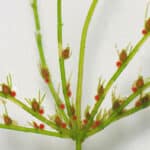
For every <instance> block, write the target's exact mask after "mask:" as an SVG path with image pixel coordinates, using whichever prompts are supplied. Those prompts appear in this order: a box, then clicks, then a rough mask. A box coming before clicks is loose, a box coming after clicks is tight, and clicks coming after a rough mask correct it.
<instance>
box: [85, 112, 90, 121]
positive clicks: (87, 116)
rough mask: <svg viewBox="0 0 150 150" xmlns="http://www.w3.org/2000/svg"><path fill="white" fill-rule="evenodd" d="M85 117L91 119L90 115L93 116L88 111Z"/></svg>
mask: <svg viewBox="0 0 150 150" xmlns="http://www.w3.org/2000/svg"><path fill="white" fill-rule="evenodd" d="M85 117H86V119H88V120H89V119H90V117H91V114H90V113H89V112H87V113H86V114H85Z"/></svg>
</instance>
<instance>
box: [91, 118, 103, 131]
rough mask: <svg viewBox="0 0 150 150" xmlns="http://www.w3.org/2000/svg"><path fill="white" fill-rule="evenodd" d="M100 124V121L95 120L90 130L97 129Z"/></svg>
mask: <svg viewBox="0 0 150 150" xmlns="http://www.w3.org/2000/svg"><path fill="white" fill-rule="evenodd" d="M100 124H101V121H100V120H96V121H95V122H94V123H93V125H92V128H93V129H95V128H97V127H98V126H99V125H100Z"/></svg>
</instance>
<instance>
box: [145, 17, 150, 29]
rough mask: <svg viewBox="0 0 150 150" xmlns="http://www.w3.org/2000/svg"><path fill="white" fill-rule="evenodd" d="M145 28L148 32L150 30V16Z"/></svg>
mask: <svg viewBox="0 0 150 150" xmlns="http://www.w3.org/2000/svg"><path fill="white" fill-rule="evenodd" d="M145 30H146V31H147V32H150V18H149V19H147V20H146V22H145Z"/></svg>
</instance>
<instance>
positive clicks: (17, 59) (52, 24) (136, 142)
mask: <svg viewBox="0 0 150 150" xmlns="http://www.w3.org/2000/svg"><path fill="white" fill-rule="evenodd" d="M91 1H92V0H86V1H85V0H63V23H64V26H63V32H64V47H65V46H66V45H67V44H69V45H70V47H71V50H72V57H71V59H70V60H68V61H67V62H66V67H67V73H68V75H69V74H70V73H71V72H72V71H73V77H72V81H71V84H72V89H73V93H74V95H75V87H76V74H77V60H78V53H79V43H80V34H81V29H82V25H83V22H84V18H85V16H86V12H87V9H88V7H89V5H90V2H91ZM146 2H147V0H132V1H131V0H100V1H99V4H98V6H97V9H96V11H95V14H94V17H93V20H92V23H91V26H90V29H89V34H88V39H87V43H88V44H87V48H86V60H85V74H84V79H85V80H84V89H83V92H84V93H83V106H82V108H85V106H86V104H87V103H90V104H91V105H92V104H93V101H94V100H93V96H94V94H95V91H96V86H97V81H98V78H99V76H102V77H103V78H104V79H106V80H108V79H109V78H110V76H111V74H112V73H113V72H114V71H115V70H116V67H115V62H116V60H117V53H116V50H115V44H117V45H118V48H119V49H121V48H124V47H126V46H127V45H128V43H129V42H131V43H132V44H133V45H135V44H136V42H137V41H138V40H139V39H140V38H141V36H142V35H141V30H142V28H143V23H144V11H145V6H146ZM39 5H40V7H39V9H40V17H41V22H42V33H43V41H44V48H45V54H46V58H47V60H48V64H49V65H50V68H51V74H52V79H53V81H54V83H55V87H57V85H58V83H59V82H60V77H59V75H58V74H59V69H58V63H57V56H58V55H57V36H56V35H57V34H56V31H57V28H56V25H57V24H56V20H57V18H56V0H39ZM149 15H150V14H149ZM149 50H150V45H149V41H147V43H145V44H144V46H143V47H142V49H141V50H140V52H139V53H138V54H137V56H136V57H135V59H134V60H133V61H132V62H131V63H130V65H129V66H128V68H127V69H126V70H125V71H124V73H123V74H122V75H121V76H120V78H119V79H118V80H117V82H116V85H117V89H118V93H121V94H122V95H128V94H129V93H130V92H131V91H130V87H131V84H132V81H133V80H134V79H135V78H136V77H137V76H138V75H139V74H144V76H145V77H148V76H150V69H149V64H150V62H149V60H150V52H149ZM38 59H39V58H38V53H37V49H36V44H35V40H34V22H33V16H32V10H31V8H30V1H29V0H0V80H1V82H2V81H4V80H5V77H6V75H7V74H8V73H11V74H12V75H13V81H14V88H15V90H16V91H17V96H18V98H20V99H22V100H23V98H24V97H28V98H30V97H35V96H36V95H37V92H38V90H39V89H41V91H43V92H44V91H47V97H46V101H45V105H46V106H45V107H46V108H45V109H46V111H47V113H46V114H49V113H54V107H53V99H52V97H51V95H50V94H49V93H48V90H47V87H46V85H44V83H43V80H42V79H41V78H40V76H39V71H38V64H39V61H38ZM23 101H24V100H23ZM106 101H107V102H106V103H105V104H104V106H105V107H108V106H109V105H110V101H111V99H110V97H108V98H107V99H106ZM8 107H9V114H10V115H11V116H12V117H14V118H15V119H16V120H19V123H20V124H27V122H28V121H31V120H32V119H33V118H32V117H30V116H29V115H27V114H26V113H25V112H24V111H22V110H21V109H20V108H18V107H17V106H15V105H13V104H9V103H8ZM0 111H1V114H2V112H3V107H0ZM33 120H34V119H33ZM149 139H150V109H146V110H144V111H142V112H140V113H137V114H136V115H133V116H131V117H128V118H126V119H123V120H121V121H118V122H117V123H114V124H113V125H111V126H110V127H108V128H106V129H105V130H104V131H103V132H101V133H99V134H97V135H95V136H93V137H92V138H89V139H88V140H87V141H86V142H85V143H84V145H83V149H84V150H91V149H93V150H100V149H102V150H148V149H149V147H150V143H149ZM0 149H1V150H20V149H21V150H27V149H28V150H41V149H42V150H59V149H61V150H66V149H67V150H73V149H74V143H73V142H72V141H70V140H62V139H55V138H53V137H45V136H40V135H34V134H26V133H18V132H13V131H6V130H0Z"/></svg>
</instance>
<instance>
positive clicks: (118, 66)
mask: <svg viewBox="0 0 150 150" xmlns="http://www.w3.org/2000/svg"><path fill="white" fill-rule="evenodd" d="M121 65H122V62H121V61H120V60H118V61H117V62H116V66H117V68H120V67H121Z"/></svg>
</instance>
